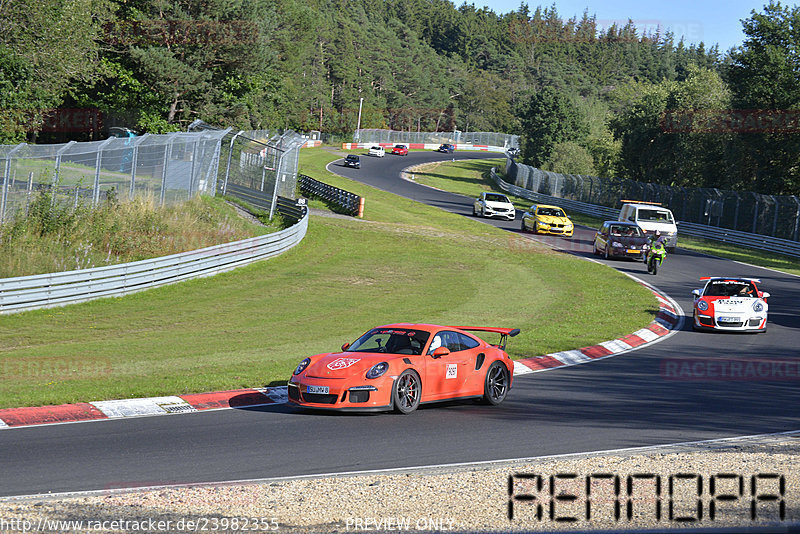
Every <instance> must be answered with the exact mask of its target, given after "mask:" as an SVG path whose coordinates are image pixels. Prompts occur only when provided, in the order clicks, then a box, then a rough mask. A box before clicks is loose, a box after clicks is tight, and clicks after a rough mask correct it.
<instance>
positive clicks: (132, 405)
mask: <svg viewBox="0 0 800 534" xmlns="http://www.w3.org/2000/svg"><path fill="white" fill-rule="evenodd" d="M90 404H92V405H93V406H94V407H95V408H97V409H98V410H100V411H101V412H103V413H104V414H105V415H106V416H107V417H108V418H109V419H116V418H119V417H138V416H143V415H164V414H167V413H174V412H193V411H196V410H195V408H194V407H193V406H192V405H191V404H189V403H188V402H186V401H185V400H183V399H182V398H180V397H175V396H170V397H148V398H144V399H120V400H110V401H95V402H92V403H90Z"/></svg>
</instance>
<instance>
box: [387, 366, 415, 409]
mask: <svg viewBox="0 0 800 534" xmlns="http://www.w3.org/2000/svg"><path fill="white" fill-rule="evenodd" d="M420 398H422V382H421V381H420V379H419V375H418V374H417V373H416V372H415V371H412V370H411V369H406V370H405V371H403V372H402V373H401V374H400V376H398V377H397V380H395V382H394V390H393V392H392V399H393V400H394V408H395V410H397V411H398V412H400V413H402V414H408V413H411V412H413V411H414V410H416V409H417V407H418V406H419V400H420Z"/></svg>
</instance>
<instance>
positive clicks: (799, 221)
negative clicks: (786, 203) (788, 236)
mask: <svg viewBox="0 0 800 534" xmlns="http://www.w3.org/2000/svg"><path fill="white" fill-rule="evenodd" d="M792 200H794V202H795V204H797V211H796V212H795V215H794V231H793V232H792V240H794V241H797V237H798V236H797V232H798V229H800V198H798V197H796V196H792Z"/></svg>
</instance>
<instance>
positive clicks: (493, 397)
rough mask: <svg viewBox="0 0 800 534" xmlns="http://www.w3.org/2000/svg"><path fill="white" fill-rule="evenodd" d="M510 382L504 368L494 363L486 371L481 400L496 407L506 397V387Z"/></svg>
mask: <svg viewBox="0 0 800 534" xmlns="http://www.w3.org/2000/svg"><path fill="white" fill-rule="evenodd" d="M510 383H511V380H510V376H509V374H508V369H506V366H505V365H503V364H502V363H500V362H494V363H493V364H492V365H491V366H490V367H489V370H488V371H486V380H485V381H484V386H483V400H484V401H486V402H487V403H489V404H492V405H495V406H497V405H498V404H500V403H501V402H503V400H504V399H505V398H506V395H508V386H509V385H510Z"/></svg>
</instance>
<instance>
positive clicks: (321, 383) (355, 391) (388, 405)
mask: <svg viewBox="0 0 800 534" xmlns="http://www.w3.org/2000/svg"><path fill="white" fill-rule="evenodd" d="M393 385H394V380H393V379H392V378H391V377H388V376H387V377H382V378H381V379H377V380H374V381H370V383H369V384H354V383H352V382H351V381H349V380H348V381H346V380H325V379H314V378H309V377H303V378H298V377H293V379H292V380H290V381H289V383H288V388H287V389H288V393H289V402H290V403H292V404H296V405H298V406H303V407H306V408H314V409H322V410H352V411H383V410H391V409H392V408H394V404H393V403H392V386H393ZM309 386H311V387H312V388H313V387H315V386H316V387H323V388H327V393H318V392H309Z"/></svg>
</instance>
